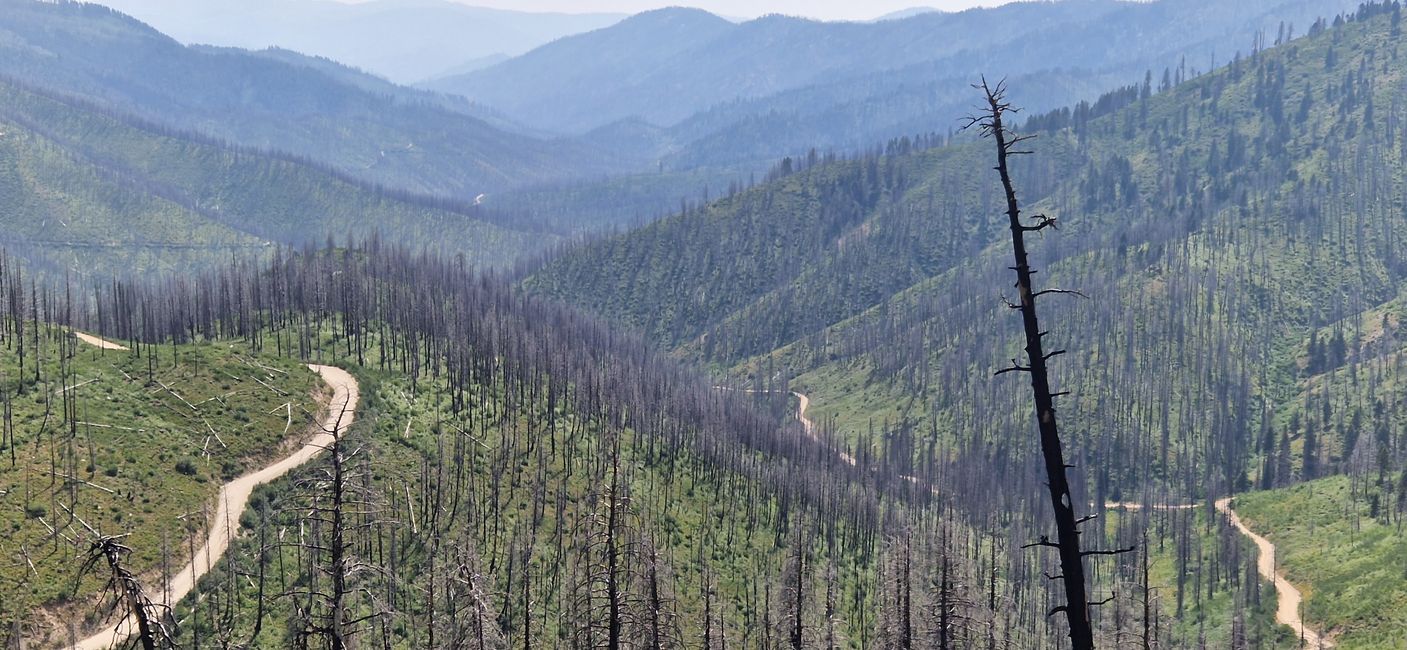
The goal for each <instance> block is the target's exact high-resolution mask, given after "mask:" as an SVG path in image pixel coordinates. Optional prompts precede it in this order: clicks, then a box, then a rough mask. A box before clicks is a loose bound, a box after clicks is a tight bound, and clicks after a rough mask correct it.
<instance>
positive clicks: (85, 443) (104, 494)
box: [0, 329, 321, 628]
mask: <svg viewBox="0 0 1407 650" xmlns="http://www.w3.org/2000/svg"><path fill="white" fill-rule="evenodd" d="M57 337H63V338H67V334H66V333H65V332H64V331H63V330H60V329H49V330H46V331H45V332H44V333H43V334H42V335H41V337H40V340H41V343H42V344H43V345H42V354H43V356H44V358H45V362H44V364H43V365H42V372H41V374H42V376H43V377H44V379H42V380H41V381H39V382H37V383H36V382H34V381H33V375H32V374H30V373H32V371H33V364H32V361H33V357H32V356H29V355H32V354H33V351H34V348H33V347H28V348H27V352H26V356H27V357H28V360H27V361H28V363H27V364H26V366H27V367H26V372H25V375H24V377H25V379H24V381H23V382H22V385H21V383H20V382H19V379H18V378H19V377H20V373H19V364H18V357H17V355H16V348H15V346H14V341H13V339H12V340H11V341H9V344H8V345H4V346H0V374H2V375H3V378H4V379H3V381H0V386H3V390H4V391H5V392H6V393H7V394H9V395H11V396H12V408H13V423H14V433H15V443H16V444H15V445H14V446H13V447H12V448H11V447H8V446H7V447H6V448H3V449H0V530H3V531H4V534H3V535H0V589H3V590H4V592H5V593H6V594H7V595H6V597H5V598H4V599H0V624H4V625H5V626H8V625H9V624H10V621H12V620H14V619H13V618H12V617H16V616H22V615H23V614H24V613H25V612H27V611H28V610H29V609H30V608H32V607H45V608H49V610H50V611H54V612H60V611H62V612H64V616H66V617H67V618H65V619H42V618H41V619H35V618H33V617H26V618H25V620H28V621H30V622H31V624H34V622H35V621H36V620H37V621H39V622H38V626H39V627H40V628H43V627H48V626H53V627H58V624H57V623H56V621H57V620H67V621H72V622H75V623H78V622H81V621H84V620H87V619H88V618H89V617H91V616H92V615H93V613H94V608H93V607H92V604H93V601H92V599H93V598H94V597H95V596H96V595H97V593H98V592H99V590H100V588H101V582H100V580H98V579H97V578H96V577H93V576H88V577H83V578H82V579H81V580H80V579H79V577H80V576H78V575H77V572H78V569H79V566H80V564H81V562H82V556H83V554H84V553H85V552H86V551H87V547H88V540H89V539H91V538H90V535H89V533H88V532H87V531H86V530H85V527H84V526H83V524H82V522H86V523H87V524H88V525H89V526H92V527H94V528H95V529H97V530H99V531H101V532H102V533H103V534H108V535H114V534H127V535H129V536H128V537H127V538H126V539H125V543H126V544H127V545H128V546H130V547H132V548H133V549H135V552H134V554H133V555H132V557H131V558H130V560H129V566H130V568H132V569H133V570H135V571H137V572H139V573H141V574H143V575H144V576H146V577H147V579H148V583H149V584H158V583H159V582H160V579H159V576H158V574H157V573H154V572H157V571H159V570H160V569H159V568H160V565H161V551H162V548H163V544H164V545H167V547H168V548H169V549H170V555H171V560H170V566H172V567H173V570H174V567H179V566H180V562H181V558H183V557H184V556H186V555H187V554H188V550H186V548H185V544H186V542H187V540H188V539H191V538H192V535H196V534H198V533H199V530H198V528H197V527H196V525H195V523H196V522H200V521H202V515H201V513H202V512H203V509H204V508H205V507H206V505H208V504H207V501H208V500H209V499H210V498H211V497H212V496H213V495H214V493H215V491H216V490H217V489H218V488H219V485H220V483H222V482H224V481H225V480H227V479H229V478H233V477H234V476H237V475H239V474H241V473H244V472H245V471H246V470H248V469H250V468H252V467H257V466H259V465H260V464H261V462H262V461H264V460H266V459H270V458H273V457H276V456H277V455H278V452H279V449H280V448H281V445H282V443H283V442H284V441H285V440H287V439H289V438H296V437H297V436H299V435H300V434H301V432H302V431H303V430H304V429H305V428H306V426H307V425H308V423H309V422H310V421H311V419H312V417H313V415H314V413H313V411H316V409H317V403H316V400H315V399H314V397H315V393H316V392H317V391H320V390H321V385H320V382H318V381H317V379H316V377H315V376H314V375H313V374H312V373H311V372H309V371H308V370H307V369H306V368H304V367H302V366H301V365H299V364H296V363H292V362H289V361H286V360H280V359H271V358H266V357H259V358H257V360H256V358H255V357H253V356H250V355H248V354H247V353H244V352H241V351H240V350H239V349H237V348H235V347H233V346H229V345H223V344H222V345H197V346H180V347H178V348H175V349H174V350H173V349H172V348H170V347H169V346H168V347H166V348H163V349H159V350H157V352H159V356H160V358H159V360H158V361H157V363H156V364H155V366H154V369H153V372H152V373H151V374H150V375H148V366H147V360H146V359H145V358H138V357H136V356H134V355H132V354H131V353H128V352H119V351H111V350H108V351H100V350H98V349H97V348H94V347H91V346H87V345H82V346H80V347H77V348H76V349H73V352H72V357H71V365H72V372H73V373H74V378H73V379H72V380H70V381H71V383H70V384H69V386H73V388H69V389H68V390H67V391H64V392H65V393H66V394H67V395H68V397H69V398H70V399H73V400H76V401H75V407H74V408H75V409H76V413H77V421H76V422H74V423H71V422H69V421H68V420H67V419H66V418H65V417H64V415H63V410H62V404H61V398H60V391H63V390H64V388H65V387H63V386H59V385H58V382H57V380H50V379H49V377H56V376H57V375H56V372H57V367H58V363H59V361H58V360H59V357H60V354H61V349H60V346H59V341H58V338H57ZM30 343H31V345H32V339H31V341H30ZM173 355H174V356H175V357H176V358H177V359H178V360H176V361H174V363H173ZM252 364H259V365H263V366H266V367H268V368H271V369H272V370H264V369H262V368H257V367H256V366H255V365H252ZM261 381H262V382H264V383H260V382H261ZM161 384H165V385H166V386H169V387H171V388H172V389H173V390H174V391H175V392H176V393H179V397H177V396H176V395H175V394H173V393H172V392H170V391H167V390H166V389H164V388H162V387H161ZM17 387H18V388H19V392H18V394H16V392H15V391H16V389H17ZM181 398H184V400H185V402H190V404H191V405H192V406H193V407H194V408H192V406H187V405H186V404H185V402H183V401H182V399H181ZM46 402H50V403H51V404H52V408H51V409H50V410H49V414H48V417H47V419H46ZM285 405H288V406H285ZM285 428H287V429H288V434H287V435H285V434H284V431H285ZM211 429H213V430H214V431H216V432H218V433H219V437H220V438H222V439H223V441H224V444H223V445H222V444H221V442H220V441H219V440H217V439H214V437H213V436H212V435H211V434H210V433H209V432H210V430H211ZM51 463H52V465H51ZM51 467H53V468H55V471H56V473H57V474H60V475H64V476H65V477H72V478H71V479H68V478H63V477H60V478H55V477H54V476H52V475H51V474H50V471H51ZM66 508H67V509H68V510H72V512H73V516H72V517H70V516H69V514H68V510H66ZM79 519H81V520H82V522H80V521H79ZM51 527H56V528H57V530H58V532H59V535H57V536H56V535H54V534H52V533H51V532H50V528H51ZM200 528H203V526H201V527H200ZM31 563H32V566H31ZM65 605H69V606H70V607H64V606H65Z"/></svg>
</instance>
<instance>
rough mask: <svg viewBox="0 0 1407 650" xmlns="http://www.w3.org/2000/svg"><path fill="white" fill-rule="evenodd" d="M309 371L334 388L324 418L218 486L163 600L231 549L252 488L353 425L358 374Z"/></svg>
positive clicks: (99, 636)
mask: <svg viewBox="0 0 1407 650" xmlns="http://www.w3.org/2000/svg"><path fill="white" fill-rule="evenodd" d="M77 336H78V338H80V339H82V340H83V341H85V342H88V343H93V344H94V345H98V346H99V347H102V348H103V349H108V350H125V349H127V348H125V347H122V346H120V345H117V344H115V343H109V342H107V341H103V340H102V339H98V338H96V337H92V336H89V335H86V334H77ZM94 341H97V343H94ZM308 369H309V370H312V371H313V372H316V373H318V375H320V376H321V377H322V380H323V381H324V382H326V383H327V385H328V386H330V387H331V388H332V399H331V400H329V401H328V408H327V414H326V415H325V416H324V417H323V421H322V423H321V426H320V427H319V428H318V430H317V433H315V434H314V435H313V437H312V438H311V439H309V440H308V441H307V442H306V443H304V444H303V446H302V447H300V448H299V449H298V451H296V452H294V453H293V454H292V455H291V456H288V457H287V458H284V459H282V460H280V461H278V462H275V463H274V464H272V465H269V466H267V467H264V468H263V469H260V470H258V471H256V472H253V473H250V474H246V475H244V476H241V477H239V478H237V479H235V480H233V481H230V482H229V483H226V484H225V485H224V486H222V487H221V488H220V493H219V494H218V495H217V496H216V497H215V499H216V503H217V504H218V508H217V509H216V511H215V518H214V519H213V520H211V522H210V532H209V534H208V535H207V536H206V538H205V543H204V544H203V545H202V546H201V547H200V548H199V549H197V550H196V552H195V556H194V557H192V558H191V561H190V562H189V563H188V564H186V566H185V567H183V568H182V569H181V570H180V571H179V572H178V573H177V574H176V575H175V576H172V578H171V582H170V583H169V584H168V585H167V589H166V592H167V593H169V594H170V602H167V603H164V604H166V605H174V604H175V603H178V602H180V600H181V599H182V598H185V597H186V594H189V593H190V592H191V590H192V589H194V588H195V584H196V582H198V581H199V580H200V578H201V576H204V575H205V574H206V573H207V572H209V571H210V569H211V567H213V566H215V564H216V563H217V562H219V561H220V558H221V557H222V556H224V554H225V550H226V549H228V548H229V544H230V539H232V538H233V537H234V534H235V532H236V531H237V530H238V529H239V524H238V522H239V515H240V514H241V513H243V512H244V507H245V506H246V505H247V504H248V503H249V496H250V494H252V493H253V492H254V488H256V487H258V486H260V485H263V484H265V483H270V482H272V481H274V480H276V479H278V478H280V477H282V476H283V475H284V474H287V473H288V472H290V471H292V470H293V469H294V468H296V467H298V466H299V465H302V464H303V463H306V462H308V461H309V460H312V459H313V458H314V457H316V456H317V455H319V454H321V453H322V452H323V451H325V450H326V449H327V448H328V447H329V446H330V445H331V444H332V442H333V441H334V440H335V439H336V436H338V435H340V434H341V433H342V432H344V431H346V430H347V427H349V426H351V424H352V421H353V420H354V419H355V418H356V412H357V401H358V400H359V399H360V397H361V391H360V386H359V384H357V380H356V378H354V377H352V375H351V374H350V373H348V372H347V371H346V370H343V369H341V368H335V367H333V366H320V365H315V364H308ZM153 595H154V596H157V595H156V594H153ZM158 599H159V596H158ZM133 627H134V626H133V625H130V624H115V625H112V626H110V627H108V628H106V629H103V630H101V631H99V632H97V633H95V634H93V635H92V636H89V637H88V638H86V639H83V640H82V641H80V642H78V643H77V644H76V645H73V646H70V648H72V650H106V649H107V648H114V647H117V646H119V645H120V644H121V643H122V642H123V641H125V640H127V639H128V638H129V637H131V636H132V633H133V632H134V629H133Z"/></svg>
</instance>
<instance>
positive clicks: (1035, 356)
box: [969, 80, 1094, 650]
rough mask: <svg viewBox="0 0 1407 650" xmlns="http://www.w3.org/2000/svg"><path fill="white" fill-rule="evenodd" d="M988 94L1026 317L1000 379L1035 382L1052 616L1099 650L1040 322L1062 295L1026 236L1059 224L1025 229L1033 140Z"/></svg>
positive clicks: (987, 125) (998, 90) (982, 122)
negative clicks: (1035, 265)
mask: <svg viewBox="0 0 1407 650" xmlns="http://www.w3.org/2000/svg"><path fill="white" fill-rule="evenodd" d="M981 89H982V91H983V93H985V94H986V100H987V109H986V112H985V114H983V115H982V116H981V117H974V118H972V119H971V121H970V123H969V126H970V125H977V126H979V127H980V128H981V132H982V134H983V135H984V136H988V137H991V138H994V139H995V140H996V141H997V167H996V170H997V173H998V174H999V175H1000V176H1001V182H1002V190H1003V191H1004V192H1005V194H1006V216H1007V219H1008V221H1009V222H1010V226H1011V247H1012V255H1013V258H1014V260H1015V266H1012V267H1011V268H1012V270H1014V271H1015V272H1016V290H1017V293H1018V298H1019V301H1020V302H1019V303H1018V304H1015V305H1011V307H1012V308H1014V309H1019V310H1020V311H1021V323H1022V325H1023V327H1024V329H1025V333H1026V358H1027V364H1028V365H1026V366H1022V365H1020V364H1018V363H1016V362H1015V361H1014V360H1013V363H1012V365H1011V366H1010V367H1008V368H1004V369H1002V370H999V371H997V374H998V375H1001V374H1005V373H1007V372H1024V373H1026V374H1028V375H1030V377H1031V396H1032V398H1033V399H1034V401H1035V407H1036V422H1037V424H1038V426H1039V428H1040V437H1041V454H1042V455H1043V456H1044V458H1045V471H1046V479H1047V486H1048V487H1049V490H1050V505H1051V508H1052V509H1054V511H1055V527H1056V540H1057V541H1055V542H1051V541H1049V539H1048V538H1047V537H1045V536H1042V537H1041V540H1040V541H1039V542H1036V543H1035V544H1034V546H1048V547H1053V548H1056V549H1057V550H1058V551H1059V552H1060V572H1061V575H1060V576H1059V578H1060V580H1061V581H1062V582H1063V583H1064V586H1065V604H1064V605H1061V606H1059V607H1056V608H1055V609H1053V610H1051V614H1055V613H1057V612H1060V611H1063V612H1065V618H1066V620H1067V621H1068V622H1069V626H1070V645H1071V647H1072V648H1073V649H1074V650H1091V649H1092V648H1093V647H1094V630H1093V626H1092V625H1091V623H1090V615H1089V609H1090V608H1089V597H1088V593H1087V591H1086V587H1085V571H1084V553H1082V552H1081V551H1080V531H1079V522H1078V521H1077V520H1076V517H1075V503H1074V499H1073V497H1072V496H1071V494H1070V482H1069V480H1068V479H1067V477H1066V475H1065V469H1066V468H1067V467H1068V466H1067V465H1066V464H1065V452H1064V450H1063V449H1062V447H1061V443H1060V432H1059V429H1058V428H1057V427H1056V422H1055V395H1054V394H1052V393H1051V390H1050V378H1049V375H1048V374H1047V372H1046V362H1047V361H1048V360H1050V359H1051V358H1052V357H1054V356H1056V355H1059V354H1063V353H1064V352H1065V351H1064V350H1056V351H1054V352H1049V353H1048V352H1046V351H1045V346H1044V345H1043V343H1042V339H1043V338H1044V337H1045V335H1046V332H1044V331H1042V330H1041V326H1040V322H1039V319H1038V318H1037V316H1036V298H1038V297H1040V296H1041V295H1044V294H1049V293H1058V291H1055V290H1046V291H1036V290H1035V289H1033V287H1032V284H1033V283H1032V280H1031V276H1032V275H1034V274H1035V271H1034V270H1032V269H1031V264H1030V261H1029V259H1028V257H1027V254H1026V233H1028V232H1036V231H1040V230H1044V229H1045V228H1048V227H1054V225H1055V220H1054V219H1051V218H1049V217H1045V216H1037V217H1036V222H1035V223H1034V224H1031V225H1026V224H1023V223H1022V222H1021V206H1020V204H1019V203H1018V202H1017V199H1016V188H1015V187H1014V186H1013V185H1012V181H1011V171H1010V169H1009V167H1008V161H1009V159H1010V157H1011V156H1013V155H1019V154H1023V153H1028V152H1024V151H1017V150H1015V149H1013V147H1014V146H1015V145H1017V144H1019V143H1021V142H1022V141H1024V140H1027V139H1030V138H1031V137H1032V136H1018V135H1015V134H1014V133H1012V132H1011V131H1009V130H1008V129H1007V127H1006V125H1005V124H1003V122H1002V118H1003V117H1004V116H1005V115H1006V113H1007V112H1008V111H1010V110H1011V105H1010V104H1009V103H1007V102H1006V100H1005V97H1004V95H1005V92H1004V91H1005V88H1004V87H1003V85H1002V84H997V86H996V87H995V88H993V87H991V86H988V84H987V82H986V81H985V80H984V81H983V82H982V85H981Z"/></svg>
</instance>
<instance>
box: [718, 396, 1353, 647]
mask: <svg viewBox="0 0 1407 650" xmlns="http://www.w3.org/2000/svg"><path fill="white" fill-rule="evenodd" d="M718 388H724V387H722V386H720V387H718ZM744 391H745V392H749V393H755V392H760V391H757V390H747V389H744ZM791 394H792V395H795V396H796V398H797V400H799V402H800V405H799V406H798V407H797V409H796V419H797V420H798V421H800V422H801V426H802V428H804V429H805V430H806V435H807V436H808V437H809V438H811V439H812V440H815V441H817V442H820V440H821V439H820V436H819V435H817V434H816V423H814V422H812V421H811V419H810V418H807V417H806V409H808V408H810V406H811V398H809V397H807V396H806V395H805V394H803V393H799V392H796V391H791ZM837 453H838V454H839V455H840V459H841V460H843V461H845V463H846V464H848V465H851V466H853V465H855V457H854V456H852V455H850V454H848V453H846V452H844V451H839V452H837ZM902 478H903V479H905V480H908V481H910V482H913V483H917V482H918V479H916V478H914V477H912V476H904V477H902ZM933 490H934V492H935V493H937V488H933ZM1215 506H1216V509H1217V511H1218V512H1221V513H1223V514H1225V515H1226V516H1227V518H1229V519H1230V520H1231V525H1233V526H1235V527H1236V530H1238V531H1240V532H1241V534H1242V535H1244V536H1246V538H1247V539H1249V540H1251V542H1252V543H1254V544H1255V545H1256V548H1257V549H1259V550H1260V557H1259V559H1258V560H1257V561H1256V570H1257V571H1258V572H1259V573H1260V575H1261V577H1263V578H1265V579H1266V580H1269V581H1271V583H1273V584H1274V585H1275V592H1276V594H1277V595H1278V596H1279V598H1278V601H1279V603H1278V605H1277V607H1276V609H1275V622H1276V623H1279V624H1281V625H1288V626H1289V627H1290V629H1292V630H1294V631H1295V636H1296V637H1297V638H1298V639H1300V642H1301V646H1302V647H1304V648H1314V649H1317V648H1332V647H1334V644H1333V642H1332V641H1330V640H1329V639H1327V638H1325V637H1324V636H1323V635H1321V634H1319V632H1317V631H1315V630H1314V629H1312V628H1310V627H1309V626H1307V625H1305V624H1304V619H1303V618H1301V617H1300V605H1301V604H1302V603H1303V602H1304V594H1302V593H1301V592H1300V590H1299V588H1298V587H1295V586H1294V585H1293V584H1290V581H1289V580H1287V579H1285V575H1284V574H1283V573H1281V572H1279V571H1277V570H1276V565H1275V545H1274V544H1271V543H1270V540H1267V539H1266V538H1264V537H1261V536H1260V535H1257V534H1256V533H1255V532H1254V531H1252V530H1251V529H1250V528H1249V527H1247V526H1246V524H1245V522H1243V521H1241V516H1240V515H1238V514H1236V511H1235V510H1233V509H1232V508H1231V498H1230V497H1226V498H1223V499H1220V500H1218V501H1217V502H1216V503H1215ZM1104 507H1106V508H1109V509H1115V510H1141V509H1143V505H1142V504H1139V503H1133V502H1124V501H1112V502H1109V503H1106V504H1105V505H1104ZM1197 507H1199V506H1198V505H1196V504H1174V505H1155V506H1150V509H1153V510H1191V509H1193V508H1197Z"/></svg>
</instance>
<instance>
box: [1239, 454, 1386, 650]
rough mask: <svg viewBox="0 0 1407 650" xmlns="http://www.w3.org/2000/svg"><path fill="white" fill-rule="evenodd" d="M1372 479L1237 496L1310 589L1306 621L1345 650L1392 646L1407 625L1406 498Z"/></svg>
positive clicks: (1248, 517) (1291, 572)
mask: <svg viewBox="0 0 1407 650" xmlns="http://www.w3.org/2000/svg"><path fill="white" fill-rule="evenodd" d="M1372 483H1373V481H1372V480H1371V478H1369V479H1367V480H1365V479H1364V478H1361V477H1355V476H1334V477H1330V478H1325V479H1320V480H1317V481H1310V482H1307V483H1301V484H1299V485H1295V486H1292V487H1288V488H1282V489H1279V490H1271V491H1267V492H1253V493H1250V494H1245V495H1242V496H1240V497H1238V498H1237V500H1236V503H1237V505H1236V509H1237V511H1238V512H1240V513H1241V516H1242V518H1243V519H1244V520H1245V521H1246V523H1247V525H1249V526H1251V527H1252V528H1253V529H1255V530H1256V531H1258V532H1260V534H1262V535H1263V536H1264V537H1265V538H1266V539H1268V540H1270V541H1271V543H1273V544H1275V546H1276V548H1277V551H1278V553H1277V558H1276V559H1277V561H1278V562H1279V564H1280V566H1281V567H1282V568H1283V570H1284V571H1285V574H1286V576H1287V577H1288V578H1289V580H1290V581H1291V582H1293V583H1295V584H1296V585H1298V586H1300V588H1301V590H1302V591H1304V593H1305V602H1304V617H1305V619H1306V620H1307V621H1310V622H1312V623H1314V624H1316V625H1320V626H1322V627H1323V629H1325V630H1328V631H1329V632H1330V634H1331V635H1332V636H1333V637H1334V640H1335V642H1336V644H1337V647H1339V648H1342V649H1343V650H1355V649H1357V648H1386V647H1392V646H1393V645H1394V644H1397V643H1400V642H1401V640H1402V634H1403V630H1404V629H1407V617H1405V616H1407V564H1404V562H1403V558H1407V535H1404V532H1403V529H1402V526H1403V523H1404V520H1403V511H1402V503H1401V502H1400V501H1399V502H1398V503H1392V502H1391V501H1387V500H1385V499H1384V498H1383V497H1384V495H1382V494H1380V493H1379V492H1378V491H1377V490H1375V489H1373V487H1372ZM1399 494H1401V493H1400V492H1399ZM1386 496H1387V497H1388V498H1389V499H1391V498H1392V495H1391V492H1389V493H1388V495H1386Z"/></svg>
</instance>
